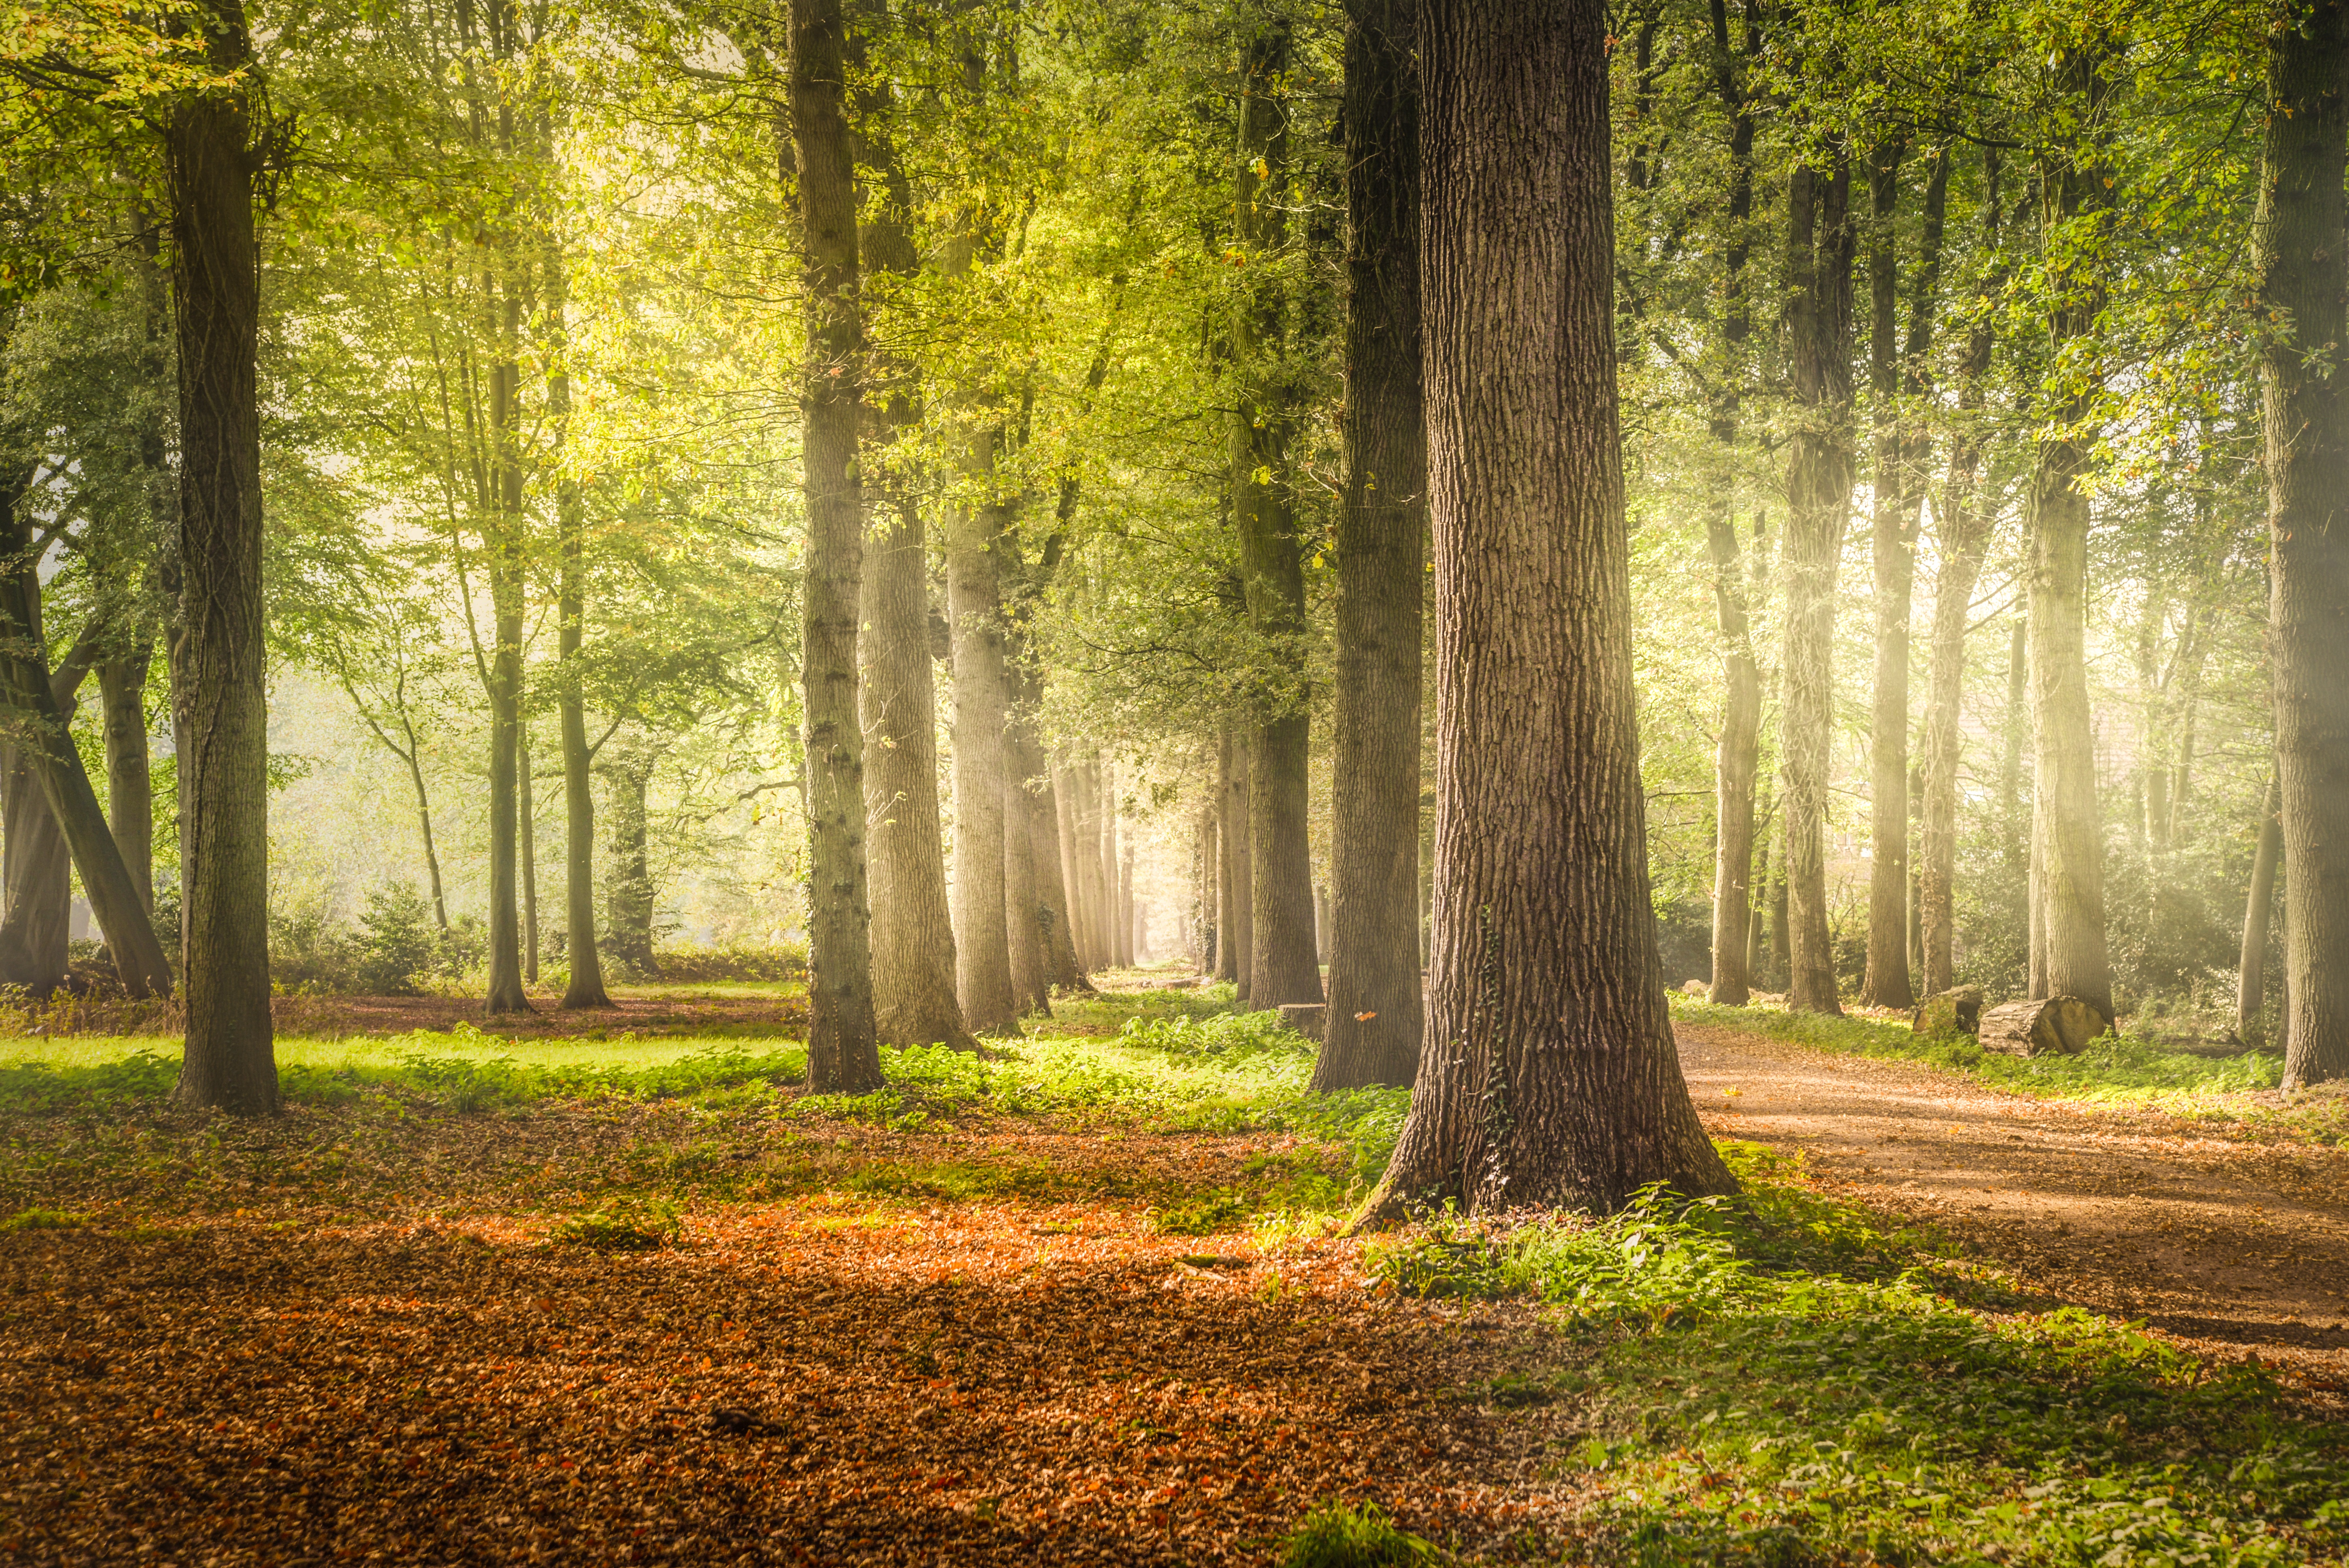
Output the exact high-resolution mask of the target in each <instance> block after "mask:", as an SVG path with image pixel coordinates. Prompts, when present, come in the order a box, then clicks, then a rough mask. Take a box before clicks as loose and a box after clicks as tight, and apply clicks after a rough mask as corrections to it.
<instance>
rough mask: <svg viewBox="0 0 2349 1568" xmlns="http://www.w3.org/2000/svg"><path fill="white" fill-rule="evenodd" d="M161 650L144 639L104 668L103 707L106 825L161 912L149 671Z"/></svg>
mask: <svg viewBox="0 0 2349 1568" xmlns="http://www.w3.org/2000/svg"><path fill="white" fill-rule="evenodd" d="M154 654H155V645H154V644H153V642H152V641H151V640H142V641H141V642H140V644H139V645H138V646H137V647H136V648H135V649H134V650H133V651H132V652H130V653H129V654H128V655H124V656H123V657H121V658H119V659H109V660H108V661H107V662H106V663H104V664H102V665H98V705H99V708H100V713H101V717H102V719H103V722H104V724H105V729H106V823H107V827H108V828H109V830H111V831H112V832H113V834H114V847H115V848H116V849H117V850H118V851H120V852H121V855H122V866H123V869H124V870H125V871H127V872H129V873H130V885H131V886H132V887H134V888H137V889H138V890H139V902H140V904H141V905H142V906H143V907H144V908H145V909H146V911H147V913H148V914H149V915H150V917H151V916H152V915H153V914H154V913H155V787H154V781H153V779H152V777H151V774H150V769H149V766H148V757H147V671H148V666H149V665H150V663H151V662H152V661H153V659H154Z"/></svg>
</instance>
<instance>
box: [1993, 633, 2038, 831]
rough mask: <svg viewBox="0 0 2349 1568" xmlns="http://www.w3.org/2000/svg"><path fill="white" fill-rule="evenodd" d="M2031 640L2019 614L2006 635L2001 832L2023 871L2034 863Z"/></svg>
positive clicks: (2001, 722)
mask: <svg viewBox="0 0 2349 1568" xmlns="http://www.w3.org/2000/svg"><path fill="white" fill-rule="evenodd" d="M2030 676H2031V641H2030V634H2029V621H2028V617H2027V616H2023V615H2017V616H2016V617H2015V618H2014V624H2013V626H2012V627H2011V628H2009V629H2008V632H2007V636H2006V706H2005V707H2003V708H2002V709H2000V711H1999V753H1998V811H1999V831H2000V834H2001V836H2002V838H2003V839H2004V840H2005V841H2006V864H2007V869H2008V870H2010V871H2021V870H2023V868H2024V867H2026V866H2027V865H2028V864H2029V863H2030V860H2031V853H2030V848H2029V844H2028V842H2027V841H2026V838H2025V826H2024V818H2023V733H2024V731H2025V730H2026V729H2027V728H2028V727H2029V720H2030V713H2031V686H2030Z"/></svg>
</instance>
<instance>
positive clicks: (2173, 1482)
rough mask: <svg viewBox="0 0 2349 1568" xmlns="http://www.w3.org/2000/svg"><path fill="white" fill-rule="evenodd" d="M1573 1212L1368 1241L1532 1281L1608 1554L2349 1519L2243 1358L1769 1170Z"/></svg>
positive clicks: (2183, 1542) (2270, 1553) (2237, 1530)
mask: <svg viewBox="0 0 2349 1568" xmlns="http://www.w3.org/2000/svg"><path fill="white" fill-rule="evenodd" d="M1727 1152H1729V1153H1730V1154H1731V1155H1732V1157H1733V1163H1734V1164H1737V1165H1740V1166H1742V1167H1743V1171H1742V1174H1743V1176H1744V1180H1745V1181H1746V1183H1747V1196H1746V1197H1744V1198H1743V1199H1739V1200H1711V1201H1707V1202H1701V1203H1692V1204H1681V1203H1675V1202H1671V1200H1670V1199H1669V1198H1668V1197H1666V1196H1665V1195H1663V1194H1660V1193H1659V1194H1650V1195H1648V1196H1646V1197H1643V1198H1642V1199H1641V1200H1640V1202H1636V1203H1634V1204H1633V1205H1632V1206H1631V1207H1630V1208H1629V1209H1627V1210H1626V1211H1625V1212H1622V1213H1620V1214H1618V1215H1616V1216H1614V1217H1612V1218H1610V1219H1608V1220H1604V1221H1600V1222H1595V1223H1593V1222H1576V1221H1573V1220H1568V1219H1560V1220H1555V1221H1550V1222H1543V1223H1540V1224H1536V1225H1530V1226H1524V1227H1518V1228H1516V1229H1508V1230H1494V1229H1479V1228H1475V1227H1470V1226H1465V1225H1461V1224H1457V1223H1453V1224H1439V1225H1437V1226H1434V1227H1432V1228H1430V1229H1429V1230H1428V1231H1427V1232H1426V1233H1424V1234H1422V1235H1419V1236H1415V1237H1413V1238H1411V1239H1409V1240H1406V1241H1403V1242H1400V1243H1394V1244H1391V1245H1389V1246H1387V1247H1385V1248H1383V1249H1381V1250H1380V1251H1378V1252H1377V1253H1375V1254H1374V1258H1373V1261H1374V1264H1375V1266H1376V1267H1378V1268H1379V1270H1380V1271H1381V1273H1382V1274H1384V1275H1385V1277H1386V1278H1387V1279H1388V1280H1389V1281H1391V1282H1392V1284H1394V1285H1396V1286H1397V1287H1399V1288H1402V1289H1406V1290H1417V1291H1421V1292H1423V1293H1426V1294H1447V1295H1533V1296H1537V1297H1539V1298H1540V1299H1542V1300H1544V1301H1547V1302H1549V1303H1552V1304H1554V1305H1556V1306H1557V1308H1558V1309H1559V1320H1560V1325H1561V1328H1562V1329H1563V1331H1564V1334H1565V1335H1566V1336H1567V1338H1568V1343H1569V1344H1570V1345H1571V1346H1574V1347H1575V1350H1576V1356H1575V1357H1574V1358H1573V1359H1572V1360H1571V1362H1570V1363H1569V1365H1568V1367H1566V1368H1565V1369H1564V1370H1563V1371H1561V1372H1560V1373H1559V1374H1557V1375H1556V1376H1555V1377H1553V1378H1552V1379H1551V1380H1550V1381H1549V1382H1548V1383H1547V1384H1546V1385H1545V1389H1546V1391H1548V1390H1554V1391H1555V1394H1556V1395H1557V1397H1560V1398H1572V1399H1574V1400H1576V1401H1577V1402H1578V1404H1580V1405H1581V1406H1582V1407H1583V1408H1585V1409H1586V1410H1587V1412H1588V1418H1587V1425H1588V1429H1589V1434H1590V1435H1589V1436H1588V1438H1586V1439H1584V1440H1583V1441H1582V1442H1581V1443H1580V1444H1579V1445H1578V1448H1576V1449H1574V1451H1573V1452H1572V1454H1571V1456H1570V1457H1569V1458H1568V1460H1567V1461H1566V1462H1567V1463H1568V1464H1569V1465H1570V1466H1572V1467H1574V1468H1576V1469H1578V1470H1584V1471H1586V1472H1590V1471H1595V1472H1599V1475H1598V1477H1597V1478H1595V1479H1599V1481H1600V1485H1601V1486H1602V1488H1603V1497H1604V1501H1603V1502H1602V1503H1601V1504H1600V1507H1601V1509H1602V1510H1603V1511H1604V1512H1605V1513H1606V1515H1607V1516H1608V1522H1609V1525H1610V1526H1611V1529H1610V1531H1609V1533H1610V1534H1611V1535H1612V1536H1613V1537H1614V1538H1615V1540H1616V1541H1617V1542H1619V1543H1620V1544H1621V1546H1622V1547H1623V1549H1624V1553H1623V1554H1624V1555H1625V1556H1626V1557H1628V1558H1629V1560H1630V1561H1634V1562H1640V1563H1659V1564H1661V1563H1731V1562H1751V1561H1757V1560H1758V1561H1764V1562H1778V1563H1812V1562H1837V1561H1852V1562H1865V1561H1871V1560H1873V1561H1880V1562H1909V1563H1923V1562H1942V1561H1965V1562H1979V1561H1990V1562H2033V1563H2040V1562H2044V1563H2112V1564H2116V1565H2117V1564H2140V1563H2143V1564H2151V1563H2178V1564H2183V1563H2214V1564H2215V1563H2238V1564H2250V1563H2287V1562H2302V1561H2307V1560H2308V1559H2309V1558H2310V1557H2312V1556H2316V1557H2322V1556H2323V1555H2325V1554H2327V1553H2333V1552H2337V1551H2338V1550H2339V1549H2340V1548H2341V1547H2342V1546H2344V1544H2349V1502H2344V1501H2343V1493H2342V1488H2341V1485H2340V1481H2339V1479H2338V1478H2339V1477H2340V1476H2341V1475H2342V1474H2343V1473H2344V1466H2349V1434H2344V1432H2343V1431H2342V1430H2341V1429H2339V1428H2338V1427H2333V1426H2327V1425H2324V1424H2322V1423H2318V1422H2314V1421H2312V1420H2309V1419H2307V1418H2305V1417H2304V1416H2302V1414H2300V1413H2299V1412H2298V1411H2297V1409H2296V1408H2295V1407H2293V1405H2292V1403H2291V1401H2290V1400H2289V1398H2287V1397H2286V1396H2285V1394H2284V1393H2283V1391H2282V1389H2280V1388H2279V1387H2277V1386H2276V1385H2275V1384H2274V1383H2273V1382H2272V1381H2271V1379H2270V1378H2269V1377H2267V1375H2266V1374H2265V1373H2263V1372H2261V1370H2259V1369H2258V1368H2256V1367H2212V1366H2210V1365H2208V1364H2205V1363H2202V1362H2200V1361H2199V1360H2197V1359H2196V1358H2194V1357H2190V1356H2188V1355H2186V1354H2185V1353H2183V1352H2181V1351H2179V1350H2178V1349H2176V1348H2174V1347H2173V1346H2168V1345H2167V1344H2165V1343H2163V1342H2161V1341H2158V1340H2156V1339H2154V1338H2152V1337H2150V1336H2147V1335H2144V1334H2141V1333H2139V1332H2137V1329H2136V1328H2135V1327H2133V1326H2125V1325H2120V1324H2116V1323H2113V1322H2110V1321H2109V1320H2106V1319H2105V1318H2101V1317H2098V1316H2095V1315H2092V1314H2089V1313H2085V1312H2082V1311H2080V1310H2078V1309H2077V1308H2063V1309H2059V1310H2055V1311H2049V1312H2036V1311H2030V1310H2018V1308H2021V1307H2023V1306H2025V1305H2028V1304H2023V1303H2020V1302H2017V1301H2016V1300H2014V1299H2013V1298H2012V1297H2010V1296H2007V1295H2005V1294H2004V1293H2003V1292H2002V1291H2000V1290H1999V1289H1998V1288H1997V1287H1996V1285H1995V1284H1994V1283H1993V1284H1990V1285H1988V1286H1985V1285H1984V1284H1982V1282H1981V1281H1980V1280H1978V1279H1977V1278H1975V1277H1973V1276H1972V1275H1971V1274H1970V1273H1969V1271H1967V1270H1966V1269H1965V1268H1964V1267H1963V1265H1962V1264H1959V1263H1958V1262H1957V1261H1956V1260H1954V1259H1952V1258H1951V1257H1950V1256H1948V1255H1947V1254H1946V1253H1943V1252H1941V1251H1940V1250H1939V1249H1938V1248H1937V1247H1936V1246H1935V1245H1934V1244H1933V1242H1932V1239H1931V1237H1930V1235H1928V1234H1925V1233H1916V1232H1886V1231H1883V1230H1881V1229H1879V1228H1878V1225H1877V1223H1876V1222H1874V1221H1872V1220H1871V1219H1870V1218H1869V1217H1868V1215H1867V1214H1865V1213H1864V1212H1860V1211H1857V1210H1853V1209H1849V1208H1847V1207H1844V1206H1841V1205H1837V1204H1833V1203H1829V1202H1825V1201H1823V1200H1821V1199H1818V1198H1816V1196H1814V1195H1812V1194H1810V1193H1807V1192H1806V1191H1801V1190H1800V1189H1798V1188H1794V1187H1791V1186H1790V1185H1788V1184H1787V1183H1785V1182H1783V1181H1776V1180H1774V1179H1773V1172H1772V1171H1770V1170H1769V1168H1768V1167H1767V1165H1766V1164H1765V1163H1764V1162H1763V1161H1759V1160H1757V1159H1756V1157H1755V1156H1756V1151H1754V1150H1752V1149H1750V1148H1747V1147H1740V1146H1734V1145H1733V1146H1731V1147H1730V1149H1729V1150H1727Z"/></svg>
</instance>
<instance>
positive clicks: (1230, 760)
mask: <svg viewBox="0 0 2349 1568" xmlns="http://www.w3.org/2000/svg"><path fill="white" fill-rule="evenodd" d="M1249 749H1250V748H1249V745H1248V738H1247V730H1246V729H1244V728H1242V727H1239V726H1237V725H1227V726H1226V727H1225V729H1224V733H1223V755H1224V767H1223V778H1224V819H1223V840H1224V888H1225V904H1224V908H1225V912H1226V921H1225V930H1226V933H1227V934H1228V940H1229V942H1230V944H1231V950H1232V968H1231V973H1230V974H1229V975H1226V978H1227V979H1229V980H1230V981H1231V982H1232V984H1233V985H1234V986H1235V987H1236V989H1235V991H1234V993H1233V995H1234V996H1235V998H1236V999H1237V1001H1238V1003H1239V1004H1240V1006H1242V1007H1243V1008H1246V1007H1247V1006H1248V1005H1249V1003H1250V999H1251V997H1252V995H1253V993H1254V986H1253V985H1251V983H1250V982H1251V981H1252V980H1253V979H1254V977H1255V975H1256V934H1255V926H1256V897H1255V888H1256V878H1255V876H1254V874H1253V871H1254V868H1253V866H1252V864H1251V859H1252V856H1251V853H1250V849H1251V841H1253V840H1254V838H1255V836H1256V835H1255V833H1254V832H1253V831H1252V830H1250V828H1249V825H1248V806H1249V799H1250V796H1249V790H1248V764H1249V760H1250V758H1249V757H1248V752H1249Z"/></svg>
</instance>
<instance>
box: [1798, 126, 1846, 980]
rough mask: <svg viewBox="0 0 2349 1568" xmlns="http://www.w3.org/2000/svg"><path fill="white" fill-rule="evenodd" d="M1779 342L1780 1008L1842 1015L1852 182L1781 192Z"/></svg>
mask: <svg viewBox="0 0 2349 1568" xmlns="http://www.w3.org/2000/svg"><path fill="white" fill-rule="evenodd" d="M1787 197H1788V201H1787V206H1788V214H1789V215H1788V222H1787V241H1788V243H1787V272H1788V284H1789V287H1790V290H1791V292H1792V295H1793V297H1792V300H1791V301H1790V303H1789V304H1788V307H1787V313H1786V314H1787V330H1786V335H1787V339H1788V345H1789V349H1790V358H1791V360H1792V365H1793V372H1794V376H1793V379H1794V387H1795V402H1796V404H1797V405H1798V406H1799V407H1800V409H1801V423H1800V424H1798V425H1797V426H1796V427H1795V434H1794V439H1793V441H1792V443H1791V445H1792V453H1791V455H1790V457H1789V459H1788V462H1787V471H1786V500H1787V514H1786V543H1785V557H1786V570H1785V592H1786V626H1785V638H1786V649H1785V662H1784V676H1783V678H1784V680H1785V703H1784V707H1783V714H1784V717H1783V718H1782V719H1781V728H1782V731H1783V735H1784V740H1783V743H1782V745H1781V748H1780V749H1781V751H1782V753H1783V762H1782V769H1783V771H1784V774H1785V789H1784V800H1785V815H1786V867H1785V876H1786V891H1787V900H1786V902H1787V912H1786V913H1787V921H1786V927H1787V929H1786V937H1787V949H1788V960H1789V965H1788V966H1789V970H1790V973H1789V975H1788V978H1787V998H1786V999H1787V1003H1788V1005H1789V1006H1793V1007H1795V1009H1796V1010H1798V1011H1803V1012H1814V1013H1837V1014H1840V1013H1841V1012H1842V1011H1843V1007H1842V1005H1841V1003H1840V1002H1839V1001H1838V999H1837V994H1836V972H1835V954H1834V952H1833V950H1832V947H1831V944H1830V938H1829V935H1828V931H1827V882H1826V794H1827V764H1828V758H1829V753H1830V749H1831V746H1832V739H1833V736H1834V725H1835V712H1834V709H1835V665H1834V656H1835V593H1836V566H1837V559H1838V557H1839V555H1840V553H1841V552H1842V548H1843V536H1844V530H1845V528H1846V526H1847V524H1848V522H1849V521H1850V515H1851V482H1852V459H1851V452H1852V435H1851V271H1852V261H1853V255H1854V249H1855V237H1854V234H1853V230H1852V224H1851V170H1850V167H1849V166H1848V164H1847V163H1846V162H1845V161H1844V160H1840V159H1838V160H1837V166H1836V168H1835V170H1834V171H1833V172H1832V173H1830V174H1822V173H1821V172H1819V171H1818V170H1815V169H1813V168H1812V167H1811V166H1810V165H1808V164H1801V165H1798V166H1797V167H1796V168H1795V171H1794V175H1793V177H1792V178H1791V180H1790V181H1788V190H1787Z"/></svg>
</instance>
